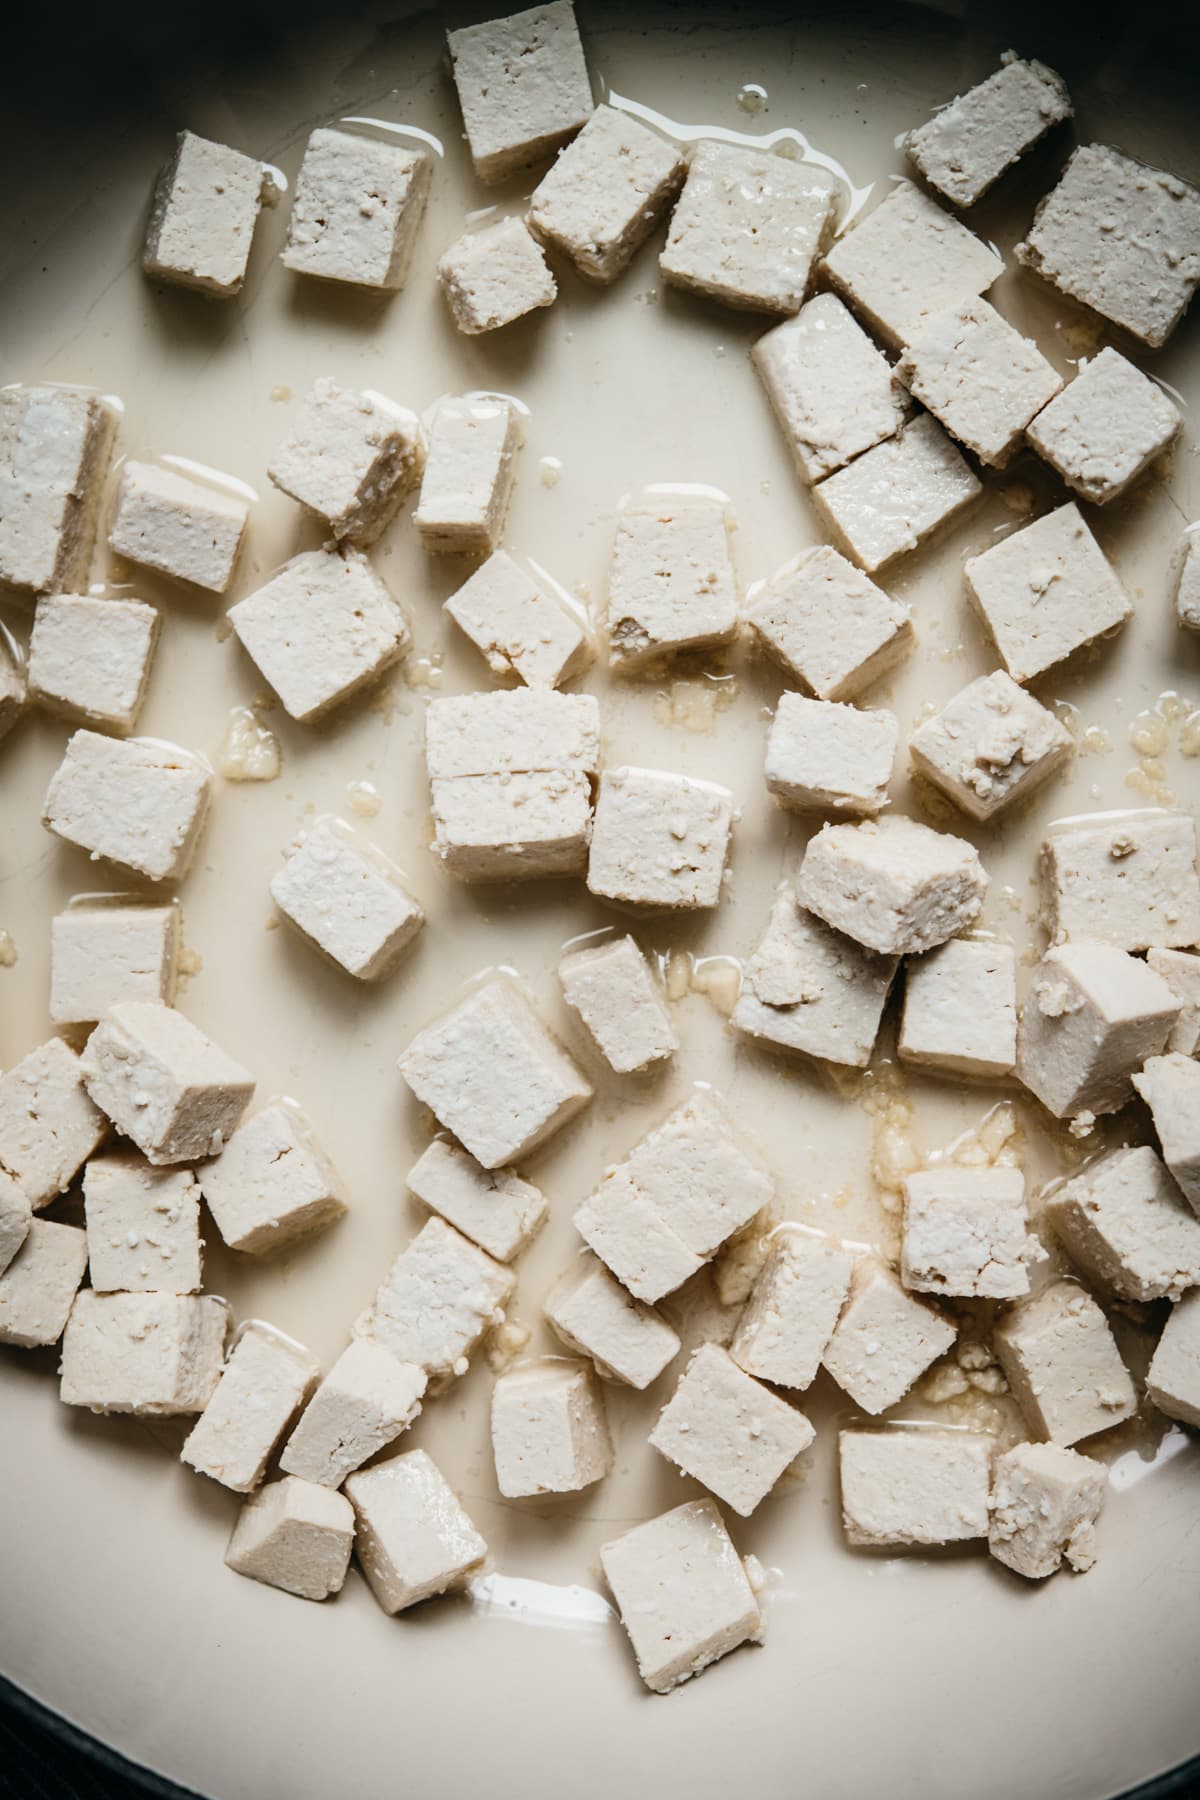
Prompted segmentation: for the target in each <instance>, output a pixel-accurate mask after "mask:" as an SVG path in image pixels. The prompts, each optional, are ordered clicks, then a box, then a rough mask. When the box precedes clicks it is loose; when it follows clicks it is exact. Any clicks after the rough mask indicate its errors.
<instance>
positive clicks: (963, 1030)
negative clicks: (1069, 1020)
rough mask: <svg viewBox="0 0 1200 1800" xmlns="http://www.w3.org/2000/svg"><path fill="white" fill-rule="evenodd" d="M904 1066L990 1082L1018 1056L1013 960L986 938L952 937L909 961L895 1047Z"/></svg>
mask: <svg viewBox="0 0 1200 1800" xmlns="http://www.w3.org/2000/svg"><path fill="white" fill-rule="evenodd" d="M897 1049H898V1051H899V1055H900V1060H901V1061H902V1062H910V1063H915V1064H917V1065H918V1066H919V1067H922V1068H926V1069H935V1070H937V1071H939V1072H940V1073H942V1074H946V1075H976V1076H980V1077H982V1078H983V1079H984V1080H989V1081H994V1080H997V1079H999V1078H1000V1077H1001V1076H1004V1075H1011V1074H1012V1071H1013V1066H1014V1064H1015V1062H1016V1059H1017V958H1016V953H1015V951H1014V950H1013V947H1012V945H1011V944H1002V943H999V942H997V941H996V940H995V939H992V938H951V939H950V941H949V943H947V944H942V945H940V946H939V947H938V949H936V950H930V951H928V952H927V953H926V954H925V955H924V956H922V957H920V958H919V959H917V960H914V961H912V962H910V963H909V964H908V965H907V967H906V969H905V973H904V1013H903V1016H902V1018H901V1023H900V1039H899V1043H898V1045H897Z"/></svg>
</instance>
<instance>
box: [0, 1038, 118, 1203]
mask: <svg viewBox="0 0 1200 1800" xmlns="http://www.w3.org/2000/svg"><path fill="white" fill-rule="evenodd" d="M107 1131H108V1121H107V1120H106V1118H105V1117H104V1114H103V1113H102V1112H101V1111H100V1109H99V1107H97V1106H96V1105H94V1104H93V1102H92V1101H91V1100H90V1099H89V1098H88V1095H87V1092H86V1090H85V1088H84V1085H83V1070H82V1069H81V1067H80V1062H79V1058H78V1056H76V1054H75V1052H74V1051H73V1050H72V1049H71V1047H70V1045H69V1044H64V1043H63V1041H62V1039H61V1038H50V1039H48V1040H47V1042H46V1043H44V1044H42V1045H40V1046H39V1048H38V1049H36V1050H31V1051H30V1052H29V1054H28V1055H27V1056H23V1057H22V1058H21V1060H20V1062H18V1063H14V1064H13V1066H12V1068H11V1069H9V1070H8V1071H7V1072H6V1073H5V1074H4V1075H0V1169H3V1170H4V1171H5V1172H6V1173H7V1174H9V1175H11V1176H12V1177H13V1179H14V1181H16V1182H17V1184H18V1186H19V1187H20V1188H21V1190H22V1192H23V1193H24V1195H25V1198H26V1199H27V1200H28V1201H29V1204H30V1205H31V1206H32V1207H34V1208H35V1209H36V1208H37V1207H39V1206H45V1205H47V1204H48V1203H49V1202H50V1201H51V1200H53V1199H54V1197H55V1195H56V1194H64V1193H66V1191H67V1189H68V1187H70V1185H71V1183H72V1181H73V1180H74V1179H75V1176H76V1175H77V1174H78V1172H79V1170H80V1169H81V1168H82V1167H83V1165H84V1163H85V1162H86V1161H87V1159H88V1157H89V1156H90V1155H91V1154H92V1152H93V1150H94V1149H95V1148H96V1146H97V1144H99V1143H100V1141H101V1139H102V1138H103V1137H104V1136H105V1134H106V1132H107Z"/></svg>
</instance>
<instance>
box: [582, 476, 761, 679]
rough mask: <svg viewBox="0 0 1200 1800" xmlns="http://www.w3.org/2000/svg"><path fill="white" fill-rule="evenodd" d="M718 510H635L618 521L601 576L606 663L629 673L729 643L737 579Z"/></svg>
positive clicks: (695, 504) (695, 506) (699, 505)
mask: <svg viewBox="0 0 1200 1800" xmlns="http://www.w3.org/2000/svg"><path fill="white" fill-rule="evenodd" d="M729 526H730V521H729V518H728V515H727V513H726V509H725V507H724V506H723V505H720V504H713V503H711V502H704V501H692V502H690V503H687V504H684V505H681V506H673V507H672V506H667V507H657V508H653V509H651V508H649V507H643V506H638V507H635V508H632V509H631V510H629V511H627V512H623V513H622V514H621V516H620V518H619V519H618V521H617V532H616V537H615V538H614V540H613V551H612V562H611V563H610V565H609V573H608V615H607V626H608V659H609V662H610V663H611V665H612V667H613V668H614V669H618V670H621V671H623V672H624V671H628V670H630V669H638V668H642V667H644V666H645V665H647V664H649V663H653V662H656V661H657V660H658V659H659V658H660V657H663V656H672V655H675V654H676V653H678V652H679V651H681V650H705V649H709V648H712V647H714V646H716V645H719V644H728V643H732V641H733V638H734V636H735V635H736V633H737V626H738V600H737V581H736V577H735V575H734V572H733V557H732V553H731V550H730V544H729Z"/></svg>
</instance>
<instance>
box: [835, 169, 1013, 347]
mask: <svg viewBox="0 0 1200 1800" xmlns="http://www.w3.org/2000/svg"><path fill="white" fill-rule="evenodd" d="M822 267H823V269H824V271H825V274H826V275H827V276H828V277H829V280H830V281H831V283H832V284H833V286H834V287H835V288H836V289H837V291H838V293H839V294H841V295H843V296H844V298H845V299H846V300H848V301H849V303H850V305H851V306H852V307H853V308H854V310H855V311H856V312H857V313H859V314H860V315H861V316H862V317H863V318H864V319H865V320H866V322H867V324H868V325H869V326H870V327H871V329H872V330H873V331H876V332H878V334H879V336H880V337H882V338H883V340H884V342H885V343H888V344H892V345H894V346H896V347H898V348H899V347H902V346H903V345H905V344H906V343H908V342H909V340H910V339H911V338H912V337H914V336H915V335H916V333H917V332H918V331H919V330H920V329H921V326H922V325H923V324H924V322H925V320H926V319H928V318H930V317H932V315H933V314H934V313H939V312H945V311H946V310H947V308H948V307H951V306H959V305H961V304H962V302H963V301H964V300H974V299H977V298H978V296H979V295H980V294H984V293H986V292H987V290H988V288H990V287H991V285H992V283H993V282H994V281H995V279H996V277H997V276H998V275H1000V274H1002V273H1003V270H1004V264H1003V262H1002V261H1001V259H1000V257H999V256H997V254H996V252H995V251H994V250H991V249H989V248H988V246H987V245H986V244H984V243H981V242H980V240H979V239H978V238H977V237H976V236H975V234H974V233H973V232H971V231H968V230H967V228H966V226H965V225H960V224H959V222H958V220H957V219H955V218H952V217H951V215H950V214H949V213H948V212H946V211H945V210H944V209H943V208H942V207H940V206H938V205H937V203H936V201H933V200H931V199H930V198H929V196H928V195H927V194H923V193H922V192H921V190H920V188H916V187H913V186H912V185H911V183H909V182H907V181H905V182H900V183H899V184H898V185H897V186H896V187H894V188H893V189H892V191H891V192H890V193H889V194H888V195H887V196H886V197H885V198H884V199H883V200H882V201H881V202H880V203H879V205H878V206H877V207H875V208H874V210H873V211H872V212H870V213H868V214H867V217H866V218H865V219H863V220H861V221H860V223H859V224H857V225H856V226H855V227H854V229H853V230H852V231H847V232H846V233H845V234H844V235H843V236H842V237H840V238H839V239H838V240H837V242H836V243H835V244H834V246H833V248H832V250H830V251H829V253H828V255H827V256H826V258H825V261H824V263H823V265H822Z"/></svg>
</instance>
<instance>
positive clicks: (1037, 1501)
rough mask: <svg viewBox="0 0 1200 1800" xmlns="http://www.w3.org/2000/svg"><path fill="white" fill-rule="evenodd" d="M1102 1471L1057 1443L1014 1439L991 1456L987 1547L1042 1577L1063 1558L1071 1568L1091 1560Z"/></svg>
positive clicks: (1021, 1570)
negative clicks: (1008, 1447)
mask: <svg viewBox="0 0 1200 1800" xmlns="http://www.w3.org/2000/svg"><path fill="white" fill-rule="evenodd" d="M1107 1486H1108V1471H1107V1470H1106V1469H1105V1467H1104V1464H1103V1463H1098V1462H1096V1461H1094V1460H1093V1459H1092V1458H1091V1457H1090V1456H1080V1454H1079V1452H1078V1451H1077V1450H1065V1449H1063V1447H1062V1446H1061V1445H1060V1444H1017V1445H1016V1446H1015V1448H1014V1449H1012V1450H1008V1451H1006V1452H1005V1454H1004V1455H1003V1456H999V1457H997V1458H996V1466H995V1472H994V1475H993V1480H992V1494H991V1501H990V1503H989V1504H990V1514H991V1516H990V1519H989V1523H988V1549H989V1550H990V1551H991V1553H992V1555H993V1556H994V1557H995V1558H996V1559H997V1561H998V1562H1002V1563H1004V1564H1005V1565H1006V1566H1007V1567H1008V1568H1010V1569H1013V1570H1015V1571H1016V1573H1017V1574H1018V1575H1024V1576H1025V1577H1026V1579H1027V1580H1029V1581H1044V1580H1045V1578H1046V1577H1047V1576H1048V1575H1053V1574H1055V1573H1056V1571H1057V1570H1058V1569H1060V1568H1061V1567H1062V1565H1063V1563H1064V1561H1065V1562H1066V1563H1067V1564H1068V1565H1069V1566H1070V1567H1071V1568H1072V1569H1074V1570H1076V1572H1077V1573H1079V1574H1082V1573H1083V1572H1084V1571H1085V1570H1086V1569H1090V1568H1091V1567H1092V1565H1093V1563H1094V1562H1095V1560H1096V1521H1097V1520H1098V1519H1099V1517H1100V1509H1101V1507H1102V1506H1103V1504H1104V1494H1105V1489H1106V1488H1107Z"/></svg>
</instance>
